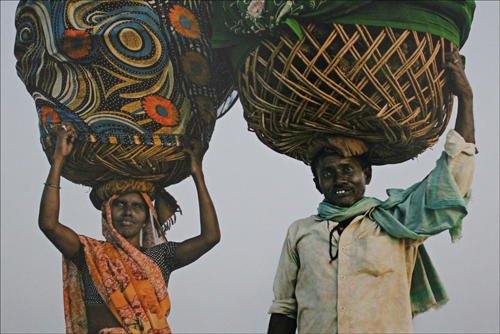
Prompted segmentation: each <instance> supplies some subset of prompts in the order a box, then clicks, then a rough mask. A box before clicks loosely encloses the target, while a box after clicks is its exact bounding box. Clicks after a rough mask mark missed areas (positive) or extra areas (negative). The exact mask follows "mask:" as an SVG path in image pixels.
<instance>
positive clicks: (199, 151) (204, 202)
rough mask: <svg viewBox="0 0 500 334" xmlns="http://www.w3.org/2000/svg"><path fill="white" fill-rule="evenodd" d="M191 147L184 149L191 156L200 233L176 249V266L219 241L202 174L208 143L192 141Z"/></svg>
mask: <svg viewBox="0 0 500 334" xmlns="http://www.w3.org/2000/svg"><path fill="white" fill-rule="evenodd" d="M192 145H193V149H192V150H191V149H188V148H186V149H185V152H186V153H188V154H189V155H190V157H191V176H192V177H193V180H194V183H195V185H196V191H197V192H198V202H199V208H200V228H201V232H200V235H198V236H196V237H194V238H191V239H188V240H185V241H184V242H182V243H181V244H179V246H177V249H176V253H175V255H176V258H177V266H176V268H181V267H184V266H186V265H188V264H190V263H192V262H194V261H196V260H197V259H199V258H200V257H201V256H202V255H203V254H205V253H206V252H208V251H209V250H210V249H212V248H213V247H214V246H215V245H216V244H217V243H219V241H220V229H219V221H218V219H217V214H216V212H215V207H214V204H213V202H212V199H211V198H210V194H209V193H208V189H207V185H206V184H205V177H204V175H203V169H202V161H203V156H204V155H205V152H206V151H207V149H208V144H205V143H202V142H199V141H193V142H192Z"/></svg>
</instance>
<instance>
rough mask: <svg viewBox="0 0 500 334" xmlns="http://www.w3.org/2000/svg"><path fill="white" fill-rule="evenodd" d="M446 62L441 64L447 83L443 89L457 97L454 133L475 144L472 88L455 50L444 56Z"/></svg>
mask: <svg viewBox="0 0 500 334" xmlns="http://www.w3.org/2000/svg"><path fill="white" fill-rule="evenodd" d="M446 60H447V62H446V63H444V64H443V68H444V69H445V70H446V75H447V77H448V82H447V84H446V86H445V88H447V89H449V91H450V92H451V93H452V94H454V95H456V96H457V97H458V110H457V120H456V122H455V131H457V132H458V133H459V134H460V135H461V136H462V137H463V138H464V139H465V141H466V142H467V143H474V144H475V143H476V138H475V135H474V130H475V129H474V114H473V110H472V109H473V108H472V107H473V103H472V100H473V94H472V88H471V86H470V84H469V80H467V76H466V75H465V72H464V66H463V64H462V57H461V56H460V54H459V53H458V49H457V48H455V49H454V50H453V51H452V52H450V53H447V54H446Z"/></svg>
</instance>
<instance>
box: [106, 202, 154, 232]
mask: <svg viewBox="0 0 500 334" xmlns="http://www.w3.org/2000/svg"><path fill="white" fill-rule="evenodd" d="M111 218H112V220H113V227H114V228H115V230H116V231H117V232H118V233H120V235H121V236H122V237H124V238H125V239H126V240H128V239H132V238H134V237H136V236H138V235H139V233H140V232H141V229H142V228H143V227H144V224H145V223H146V219H147V205H146V203H145V202H144V199H143V198H142V196H141V195H140V194H139V193H130V194H125V195H121V196H120V197H118V198H116V199H115V200H114V201H113V204H112V205H111Z"/></svg>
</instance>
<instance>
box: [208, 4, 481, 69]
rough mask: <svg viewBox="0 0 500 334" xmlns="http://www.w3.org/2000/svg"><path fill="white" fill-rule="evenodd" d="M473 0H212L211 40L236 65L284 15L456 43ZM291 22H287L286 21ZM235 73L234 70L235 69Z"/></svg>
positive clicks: (275, 31) (463, 37) (467, 24)
mask: <svg viewBox="0 0 500 334" xmlns="http://www.w3.org/2000/svg"><path fill="white" fill-rule="evenodd" d="M475 7H476V4H475V2H474V1H473V0H460V1H457V0H435V1H426V0H418V1H371V0H359V1H352V0H274V1H264V0H252V1H248V0H232V1H216V2H215V5H214V12H215V15H214V32H213V36H212V46H213V47H214V48H228V52H229V54H230V56H231V61H232V63H233V66H234V67H235V70H236V71H239V70H240V68H241V66H243V63H244V60H245V59H246V58H247V57H248V55H249V54H250V53H251V52H252V51H253V50H254V48H255V47H256V46H257V45H258V44H259V43H260V41H262V40H263V39H264V38H265V37H266V36H268V35H275V36H276V35H279V34H280V32H281V29H283V27H285V29H291V28H290V27H286V21H287V19H289V18H290V19H294V20H296V21H298V22H303V23H338V24H362V25H371V26H385V27H391V28H400V29H409V30H415V31H421V32H429V33H432V34H435V35H437V36H442V37H444V38H446V39H447V40H449V41H451V42H453V43H454V44H455V45H457V46H459V47H460V48H461V47H462V46H463V45H464V44H465V42H466V41H467V38H468V36H469V32H470V29H471V25H472V20H473V17H474V10H475ZM292 28H293V27H292ZM236 73H237V72H236Z"/></svg>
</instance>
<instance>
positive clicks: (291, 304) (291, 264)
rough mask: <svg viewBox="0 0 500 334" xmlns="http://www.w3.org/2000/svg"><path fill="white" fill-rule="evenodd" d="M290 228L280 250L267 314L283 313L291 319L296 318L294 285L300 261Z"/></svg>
mask: <svg viewBox="0 0 500 334" xmlns="http://www.w3.org/2000/svg"><path fill="white" fill-rule="evenodd" d="M292 226H293V225H292ZM291 229H292V227H290V228H289V229H288V233H287V237H286V240H285V242H284V244H283V249H282V251H281V256H280V260H279V264H278V269H277V271H276V276H275V278H274V285H273V291H274V300H273V304H272V305H271V308H270V309H269V314H273V313H277V314H284V315H286V316H288V317H290V318H292V319H297V300H296V298H295V287H296V284H297V273H298V271H299V267H300V262H299V257H298V253H297V248H296V246H295V242H294V240H293V238H292V233H291Z"/></svg>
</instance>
